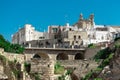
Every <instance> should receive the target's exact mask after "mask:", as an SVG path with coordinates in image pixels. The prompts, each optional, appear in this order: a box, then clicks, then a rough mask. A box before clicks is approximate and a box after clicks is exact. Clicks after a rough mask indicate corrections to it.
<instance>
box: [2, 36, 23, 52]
mask: <svg viewBox="0 0 120 80" xmlns="http://www.w3.org/2000/svg"><path fill="white" fill-rule="evenodd" d="M0 47H1V48H4V50H5V51H6V52H12V53H23V51H24V48H23V47H22V46H20V45H19V44H11V43H10V42H8V41H6V40H5V39H4V37H3V36H2V35H0Z"/></svg>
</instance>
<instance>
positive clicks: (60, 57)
mask: <svg viewBox="0 0 120 80" xmlns="http://www.w3.org/2000/svg"><path fill="white" fill-rule="evenodd" d="M68 59H69V57H68V54H67V53H59V54H58V55H57V56H56V60H68Z"/></svg>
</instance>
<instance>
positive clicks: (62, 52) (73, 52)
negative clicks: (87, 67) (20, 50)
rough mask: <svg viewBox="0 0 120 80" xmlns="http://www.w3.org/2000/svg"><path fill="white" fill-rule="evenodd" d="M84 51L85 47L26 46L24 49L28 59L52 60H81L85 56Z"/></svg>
mask: <svg viewBox="0 0 120 80" xmlns="http://www.w3.org/2000/svg"><path fill="white" fill-rule="evenodd" d="M84 53H85V48H80V49H63V48H26V49H25V51H24V54H25V55H26V59H31V58H41V59H52V60H81V59H84V58H85V56H84Z"/></svg>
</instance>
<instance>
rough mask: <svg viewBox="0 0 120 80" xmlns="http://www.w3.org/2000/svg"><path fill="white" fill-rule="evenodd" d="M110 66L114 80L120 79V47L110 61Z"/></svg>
mask: <svg viewBox="0 0 120 80" xmlns="http://www.w3.org/2000/svg"><path fill="white" fill-rule="evenodd" d="M110 66H111V67H110V70H111V72H112V75H111V78H112V80H120V48H118V49H116V52H115V55H114V56H113V59H112V60H111V62H110Z"/></svg>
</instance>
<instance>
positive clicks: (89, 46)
mask: <svg viewBox="0 0 120 80" xmlns="http://www.w3.org/2000/svg"><path fill="white" fill-rule="evenodd" d="M95 47H96V45H95V44H89V45H88V48H95Z"/></svg>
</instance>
